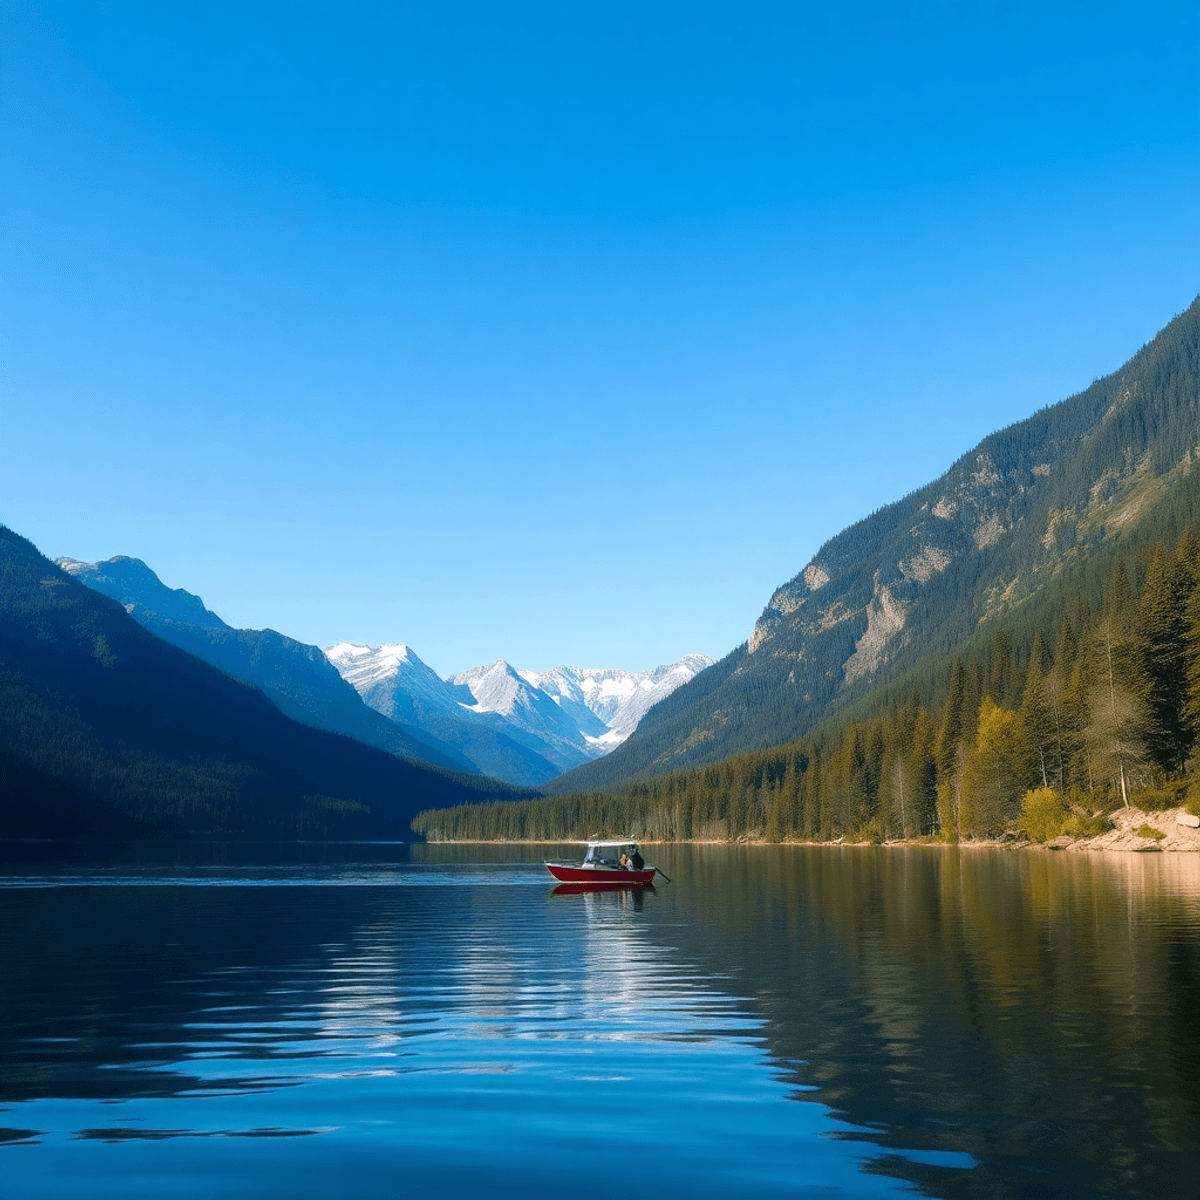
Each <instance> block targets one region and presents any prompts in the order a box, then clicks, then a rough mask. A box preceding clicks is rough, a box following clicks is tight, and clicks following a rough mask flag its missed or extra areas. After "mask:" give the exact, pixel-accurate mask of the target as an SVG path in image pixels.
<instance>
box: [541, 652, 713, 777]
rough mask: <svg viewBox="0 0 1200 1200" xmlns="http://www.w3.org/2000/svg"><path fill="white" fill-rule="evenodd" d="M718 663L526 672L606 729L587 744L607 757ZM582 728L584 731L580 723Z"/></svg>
mask: <svg viewBox="0 0 1200 1200" xmlns="http://www.w3.org/2000/svg"><path fill="white" fill-rule="evenodd" d="M712 663H713V660H712V659H711V658H709V657H707V656H706V655H704V654H686V655H684V657H683V658H681V659H680V660H679V661H678V662H673V663H668V664H666V665H664V666H661V667H654V668H653V669H652V670H649V671H620V670H605V669H603V668H580V667H555V668H554V669H553V670H551V671H541V672H538V671H522V672H521V675H522V677H523V678H525V679H526V680H528V681H529V682H530V683H531V684H533V686H534V687H537V688H540V689H541V690H542V691H544V692H546V693H548V694H549V695H551V696H554V697H555V699H556V700H557V702H558V703H559V705H561V706H562V708H563V709H564V710H567V711H571V712H574V711H577V706H582V707H583V708H585V709H586V710H587V711H588V712H590V713H591V714H592V715H593V716H594V717H596V718H597V719H598V720H599V721H600V722H601V724H603V725H604V726H605V728H604V730H603V732H602V733H600V734H599V735H589V737H588V740H589V741H590V742H592V743H593V744H594V745H596V746H597V747H598V748H599V749H600V751H601V752H602V753H605V754H607V753H608V751H609V750H612V749H613V748H614V747H616V746H619V745H620V744H621V743H622V742H623V741H624V740H625V739H626V738H627V737H628V736H629V735H630V734H631V733H632V732H633V731H634V730H635V729H636V728H637V725H638V722H639V721H640V720H641V719H642V717H644V716H645V715H646V713H647V712H648V711H649V709H651V708H652V707H653V706H654V705H656V704H657V703H658V702H659V701H660V700H664V699H666V697H667V696H669V695H670V694H671V693H672V692H673V691H674V690H675V689H676V688H677V687H682V686H683V684H685V683H687V682H688V681H689V680H690V679H694V678H695V677H696V676H697V675H698V674H699V673H700V672H701V671H703V670H704V668H705V667H711V666H712ZM580 728H581V729H582V728H585V727H584V725H583V723H582V722H581V724H580Z"/></svg>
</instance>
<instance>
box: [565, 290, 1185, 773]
mask: <svg viewBox="0 0 1200 1200" xmlns="http://www.w3.org/2000/svg"><path fill="white" fill-rule="evenodd" d="M1198 464H1200V299H1198V300H1197V301H1196V302H1194V303H1193V304H1192V305H1191V307H1190V308H1189V309H1188V310H1187V312H1185V313H1183V314H1182V315H1181V316H1179V317H1177V318H1176V319H1175V320H1174V321H1172V322H1171V324H1170V325H1168V326H1167V327H1166V328H1165V329H1164V330H1163V331H1162V332H1161V333H1160V334H1159V335H1158V336H1157V337H1156V338H1155V339H1154V340H1153V341H1152V342H1151V343H1149V344H1148V345H1147V346H1145V347H1144V348H1143V349H1142V350H1141V351H1139V352H1138V353H1137V354H1136V355H1135V356H1134V357H1133V358H1132V359H1131V360H1130V361H1129V362H1128V363H1127V364H1126V365H1125V366H1124V367H1122V368H1121V369H1120V370H1119V371H1117V372H1115V373H1114V374H1113V375H1110V376H1108V377H1107V378H1105V379H1101V380H1098V381H1097V382H1095V383H1094V384H1093V385H1092V386H1091V387H1090V388H1088V389H1087V390H1086V391H1084V392H1081V393H1079V394H1078V395H1076V396H1073V397H1071V398H1070V399H1068V400H1065V401H1063V402H1062V403H1060V404H1056V405H1054V406H1053V407H1051V408H1046V409H1043V410H1042V411H1040V412H1038V413H1036V414H1034V416H1032V417H1030V418H1029V419H1028V420H1026V421H1022V422H1020V423H1019V424H1016V425H1013V426H1010V427H1009V428H1008V429H1004V430H1001V431H1000V432H998V433H995V434H992V435H991V436H989V437H987V438H985V439H984V441H983V442H981V443H980V444H979V445H978V446H977V447H976V448H975V449H974V450H972V451H971V452H970V453H969V454H967V455H965V456H964V457H963V458H961V459H959V461H958V462H956V463H955V464H954V465H953V466H952V467H951V468H950V470H949V471H947V472H946V474H945V475H943V476H942V478H941V479H939V480H937V481H936V482H934V483H932V484H929V485H928V486H927V487H924V488H922V489H920V490H919V491H917V492H914V493H912V494H911V495H909V496H906V497H905V498H904V499H903V500H901V501H899V502H897V503H895V504H892V505H889V506H887V507H886V508H883V509H880V510H879V511H878V512H875V513H873V514H872V515H871V516H869V517H867V518H866V519H865V520H863V521H860V522H858V523H857V524H855V525H853V526H851V527H850V528H849V529H846V530H844V531H843V532H842V533H840V534H838V535H837V536H836V537H834V538H832V539H831V540H830V541H829V542H827V543H826V544H825V545H824V546H823V547H822V548H821V550H820V551H819V552H818V554H817V555H816V556H815V557H814V558H813V560H812V561H811V562H810V563H809V564H808V565H807V566H806V567H805V568H804V570H803V571H801V572H800V573H799V574H798V575H796V576H795V577H794V578H793V579H791V580H789V581H788V582H787V583H785V584H784V585H783V586H782V587H780V588H779V589H778V590H777V591H776V592H775V594H774V595H773V596H772V597H771V599H770V601H769V603H768V604H767V606H766V608H765V610H764V611H763V614H762V616H761V617H760V618H759V620H758V622H757V624H756V626H755V629H754V632H753V635H752V636H751V637H750V639H749V641H748V642H747V643H745V644H744V645H742V646H739V647H738V648H737V649H736V650H734V651H733V652H732V653H731V654H730V655H728V656H727V657H726V658H725V659H724V660H723V661H722V662H720V663H718V664H717V665H716V666H714V667H712V668H710V669H709V670H708V671H704V672H702V673H701V674H700V675H698V676H697V677H696V678H695V679H694V680H693V681H692V682H691V683H689V684H687V685H685V686H684V687H681V688H680V689H679V690H678V691H677V692H675V693H674V694H673V695H672V696H670V697H669V698H668V699H667V700H666V701H664V702H663V703H662V704H659V705H657V706H656V707H655V708H653V709H651V710H650V711H649V712H648V713H647V714H646V716H645V717H644V718H643V720H642V722H641V724H640V725H639V727H638V730H637V732H636V733H635V734H634V735H633V736H632V737H631V738H630V739H629V740H628V741H627V742H626V743H625V744H624V745H623V746H621V747H619V748H618V749H617V750H615V751H614V752H613V753H612V754H611V755H609V756H608V757H607V758H605V759H602V760H600V761H598V762H595V763H591V764H589V765H587V766H585V767H582V768H579V769H578V770H575V771H572V772H570V773H569V774H567V775H564V776H562V777H561V778H560V779H557V780H555V781H554V782H553V783H552V784H550V785H549V786H548V787H547V788H546V790H548V791H553V792H559V793H562V792H576V791H586V790H595V789H609V788H614V787H619V786H622V785H623V784H625V783H628V782H630V781H632V780H635V779H639V778H647V777H649V776H652V775H656V774H660V773H662V772H664V771H669V770H675V769H678V768H683V767H689V766H696V765H699V764H702V763H708V762H715V761H718V760H719V759H722V758H724V757H726V756H728V755H730V754H733V753H736V752H740V751H745V750H752V749H759V748H765V747H769V746H773V745H778V744H780V743H783V742H786V741H789V740H791V739H794V738H797V737H799V736H801V735H803V734H804V733H805V732H806V731H807V730H809V729H810V728H811V727H812V726H813V725H815V724H816V723H817V722H819V721H821V720H822V719H824V718H826V717H829V716H830V715H831V714H834V713H837V712H839V711H842V710H844V709H845V708H846V707H848V706H850V705H853V704H855V702H857V701H861V700H862V699H863V698H864V697H866V696H868V695H869V694H870V693H872V692H873V691H874V690H875V689H878V688H879V687H880V686H881V685H885V684H887V683H889V682H891V681H895V680H897V679H899V678H900V677H901V676H903V675H905V673H906V672H908V671H910V670H911V669H912V668H913V667H915V666H916V664H917V663H918V661H920V660H921V659H922V658H928V657H929V656H935V657H936V656H942V655H946V654H949V653H950V652H952V651H954V650H955V649H956V648H957V647H959V646H961V645H962V644H963V643H964V642H966V641H967V640H968V639H970V638H972V637H973V636H978V635H979V634H983V633H986V631H987V630H988V629H989V628H995V627H997V626H998V625H999V624H1000V623H1001V622H1004V623H1006V624H1007V623H1010V622H1011V620H1012V619H1014V618H1015V617H1017V616H1019V614H1020V612H1021V610H1022V609H1023V608H1024V607H1026V606H1028V605H1030V604H1031V602H1033V601H1035V600H1037V599H1038V598H1039V597H1043V596H1045V595H1047V594H1048V592H1052V591H1054V590H1055V589H1056V587H1061V584H1062V583H1063V581H1064V580H1066V579H1069V578H1072V577H1075V576H1077V574H1078V572H1079V571H1080V570H1081V569H1083V568H1084V567H1085V566H1086V565H1087V564H1088V562H1089V561H1091V560H1092V559H1093V558H1094V557H1095V556H1097V555H1100V554H1103V553H1104V552H1105V551H1106V549H1107V548H1110V547H1111V546H1112V545H1113V544H1114V543H1116V542H1118V541H1121V540H1122V539H1124V538H1127V537H1129V536H1131V535H1133V534H1134V533H1136V531H1137V530H1138V529H1139V528H1140V527H1141V526H1142V524H1143V523H1146V522H1154V521H1155V520H1157V519H1159V517H1158V515H1156V514H1161V512H1162V510H1163V508H1164V507H1169V506H1171V505H1173V504H1176V503H1177V502H1180V501H1182V500H1184V498H1185V494H1190V493H1191V492H1192V491H1193V489H1194V485H1195V483H1196V480H1197V478H1198V476H1200V473H1198V472H1197V466H1198Z"/></svg>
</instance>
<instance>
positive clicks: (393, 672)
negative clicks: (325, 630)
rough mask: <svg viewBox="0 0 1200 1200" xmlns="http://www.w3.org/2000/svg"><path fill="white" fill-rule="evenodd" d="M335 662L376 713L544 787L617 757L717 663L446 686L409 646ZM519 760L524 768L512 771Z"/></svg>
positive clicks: (479, 670) (456, 679)
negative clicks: (659, 707) (667, 700)
mask: <svg viewBox="0 0 1200 1200" xmlns="http://www.w3.org/2000/svg"><path fill="white" fill-rule="evenodd" d="M326 654H327V655H328V656H329V660H330V662H332V663H333V665H334V666H335V667H337V669H338V670H339V671H340V672H341V674H342V677H343V678H344V679H345V680H346V681H347V682H348V683H351V684H353V686H354V687H355V688H356V689H357V691H358V693H359V695H360V696H362V698H363V699H364V700H365V701H366V702H367V704H369V705H370V706H371V707H372V708H374V709H377V710H378V711H379V712H381V713H383V714H384V715H385V716H389V717H391V718H392V719H393V720H402V721H405V722H407V723H409V724H412V725H415V726H417V727H418V728H422V729H426V730H428V731H429V732H430V733H432V734H435V735H436V736H437V737H438V738H439V739H441V740H442V741H446V742H450V743H452V744H453V745H455V746H456V747H457V748H458V749H459V750H460V752H461V753H462V754H464V755H465V756H466V757H467V758H468V759H470V760H471V761H472V762H473V763H475V765H476V766H477V767H479V769H480V770H482V771H485V772H486V773H488V774H491V775H496V776H498V777H499V778H501V779H507V780H509V781H511V782H514V783H543V782H545V781H546V780H547V779H549V778H552V777H553V775H557V774H560V773H562V772H563V771H569V770H571V769H572V768H573V767H577V766H580V765H582V764H583V763H585V762H589V761H590V760H592V759H594V758H598V757H600V756H601V755H603V754H607V753H608V752H609V751H610V750H612V749H613V748H614V747H616V746H619V745H620V744H621V742H623V741H624V740H625V739H626V738H627V737H628V736H629V735H630V734H631V733H632V732H633V730H634V729H635V728H636V727H637V723H638V721H640V720H641V718H642V716H643V715H644V714H645V713H646V711H647V710H648V709H649V708H650V707H651V706H652V705H654V704H656V703H658V701H659V700H662V699H663V698H664V697H666V696H669V695H670V694H671V692H673V691H674V690H675V689H676V688H677V687H679V686H680V685H682V684H684V683H686V682H687V681H688V680H689V679H692V678H693V677H694V676H695V675H697V674H698V673H699V672H700V671H702V670H704V668H705V667H707V666H710V665H711V663H712V660H711V659H709V658H706V657H705V656H704V655H702V654H689V655H687V656H686V657H684V658H681V659H680V660H679V661H678V662H675V663H670V664H667V665H664V666H660V667H655V668H653V669H652V670H649V671H621V670H613V669H596V668H590V669H589V668H580V667H555V668H554V669H553V670H550V671H529V670H518V669H516V668H514V667H512V666H510V665H509V664H508V663H507V662H505V661H504V660H503V659H499V660H497V661H496V662H494V663H490V664H489V665H487V666H480V667H474V668H472V669H471V670H469V671H463V672H461V673H459V674H458V675H453V676H451V677H449V678H447V679H441V678H439V677H438V675H437V674H436V673H435V672H434V671H433V670H432V669H430V668H429V667H428V666H426V665H425V663H423V662H422V661H421V660H420V659H419V658H418V657H417V656H416V654H414V653H413V651H412V649H411V648H410V647H408V646H405V645H400V644H394V645H386V646H362V645H356V644H354V643H350V642H341V643H339V644H338V645H336V646H331V647H330V648H329V649H328V650H327V651H326ZM485 733H487V734H491V735H493V736H492V738H491V739H489V738H487V737H484V736H483V735H484V734H485ZM497 738H498V739H503V740H502V741H500V742H499V744H497V743H496V741H495V739H497ZM518 750H519V751H520V752H521V756H520V759H519V761H516V762H513V761H505V759H511V758H512V756H513V754H514V752H516V751H518ZM530 756H535V757H534V758H531V757H530ZM535 758H536V759H540V760H541V762H542V764H544V765H543V767H542V768H541V769H539V765H538V763H537V762H536V761H535ZM546 769H549V771H550V772H551V773H550V774H545V773H544V771H545V770H546Z"/></svg>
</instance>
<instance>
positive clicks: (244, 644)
mask: <svg viewBox="0 0 1200 1200" xmlns="http://www.w3.org/2000/svg"><path fill="white" fill-rule="evenodd" d="M56 562H57V565H58V566H59V567H60V568H61V569H62V570H64V571H66V572H67V574H69V575H71V576H72V577H73V578H75V579H78V580H79V581H80V582H81V583H83V584H85V585H86V586H87V587H89V588H91V589H92V590H93V591H96V592H100V593H101V594H103V595H105V596H108V597H109V598H110V599H113V600H116V601H117V602H118V603H119V604H120V605H121V606H122V607H123V608H124V609H125V611H126V612H127V613H128V614H129V615H130V616H131V617H132V618H133V619H134V620H135V621H137V622H138V624H139V625H141V626H142V627H143V628H145V629H148V630H150V632H152V633H154V634H156V635H157V636H158V637H161V638H163V639H164V640H165V641H168V642H170V643H171V644H172V645H175V646H178V647H179V648H180V649H182V650H186V651H187V652H188V653H189V654H194V655H195V656H196V657H198V658H201V659H203V660H204V661H205V662H207V663H210V664H211V665H213V666H215V667H218V668H219V669H220V670H222V671H224V672H225V673H226V674H228V675H231V676H233V677H234V678H235V679H241V680H244V681H245V682H247V683H250V684H253V685H254V686H255V687H259V688H261V689H262V690H263V692H264V693H265V694H266V695H267V696H268V697H269V698H270V699H271V700H272V701H274V703H275V704H277V705H278V706H279V708H280V710H281V711H282V712H284V713H285V714H287V715H288V716H290V717H292V718H293V719H295V720H298V721H303V722H304V723H305V724H308V725H313V726H315V727H316V728H319V729H329V730H332V731H334V732H337V733H344V734H347V735H348V736H350V737H353V738H357V739H358V740H359V741H363V742H366V743H367V744H368V745H372V746H377V747H378V748H380V749H382V750H388V751H390V752H391V753H394V754H399V755H401V756H402V757H405V758H409V759H411V760H413V761H416V762H426V763H429V764H431V765H433V766H439V767H445V768H448V769H452V770H460V771H467V772H471V773H479V774H483V775H487V776H490V777H492V778H494V779H498V780H502V781H504V782H506V783H510V784H515V785H517V786H519V787H534V786H538V785H541V784H544V783H547V782H548V781H549V780H551V779H554V778H555V777H557V776H558V775H561V774H562V773H563V772H564V771H569V770H571V769H572V768H573V767H578V766H580V765H582V764H584V763H588V762H591V761H592V760H593V759H594V758H597V757H599V756H600V755H603V754H606V753H607V752H608V751H609V750H611V749H612V748H613V746H615V745H619V744H620V742H621V741H623V740H624V739H625V737H627V736H628V735H629V733H630V732H632V730H633V728H634V727H635V726H636V724H637V722H638V720H639V719H640V718H641V716H642V715H643V714H644V713H645V712H646V710H647V709H648V708H649V707H650V706H651V705H652V704H653V703H654V702H655V701H656V700H657V699H659V698H661V697H663V696H665V695H668V694H669V693H670V692H671V691H672V690H674V689H675V688H676V687H678V686H680V684H682V683H684V682H686V681H687V680H689V679H691V678H692V677H693V676H694V675H695V674H696V673H697V672H698V671H700V670H703V669H704V668H705V667H706V666H707V665H709V664H710V662H711V660H710V659H708V658H705V657H704V656H703V655H688V656H687V657H685V658H683V659H680V660H679V662H677V663H671V664H669V665H666V666H660V667H655V668H654V669H653V670H650V671H641V672H632V671H620V670H581V669H579V668H577V667H557V668H555V669H554V670H553V671H544V672H540V673H539V672H536V671H517V670H515V669H514V668H513V667H511V666H509V664H508V663H506V662H504V661H503V660H498V661H497V662H494V663H491V664H488V665H486V666H481V667H476V668H474V669H472V670H470V671H464V672H462V673H460V674H459V675H457V676H455V677H453V678H452V679H442V678H440V677H439V676H438V675H437V673H436V672H435V671H433V670H432V669H431V668H430V667H428V666H427V665H426V664H425V663H423V662H422V661H421V659H420V658H419V657H417V655H416V654H415V653H414V652H413V651H412V649H411V648H410V647H408V646H405V645H402V644H399V643H397V644H393V645H387V646H358V645H355V644H353V643H349V642H341V643H339V644H338V645H336V646H332V647H330V648H329V650H328V651H322V650H320V649H319V648H318V647H316V646H310V645H306V644H305V643H303V642H298V641H296V640H295V639H293V638H289V637H287V636H285V635H284V634H281V633H277V632H276V631H275V630H273V629H262V630H257V629H234V628H232V627H231V626H229V625H228V624H226V623H225V622H224V621H223V620H222V619H221V618H220V617H219V616H218V615H217V614H216V613H214V612H213V611H212V610H210V609H209V608H207V607H206V606H205V604H204V602H203V600H201V599H200V597H199V596H196V595H194V594H193V593H191V592H188V591H185V590H184V589H183V588H170V587H167V586H166V585H165V584H164V583H163V582H162V581H161V580H160V579H159V577H158V576H157V575H156V574H155V573H154V571H153V570H152V569H151V568H150V567H149V566H147V565H146V563H144V562H142V560H141V559H137V558H130V557H127V556H125V555H117V556H115V557H113V558H109V559H105V560H103V561H101V562H95V563H88V562H82V561H80V560H79V559H75V558H66V557H64V558H59V559H57V560H56Z"/></svg>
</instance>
